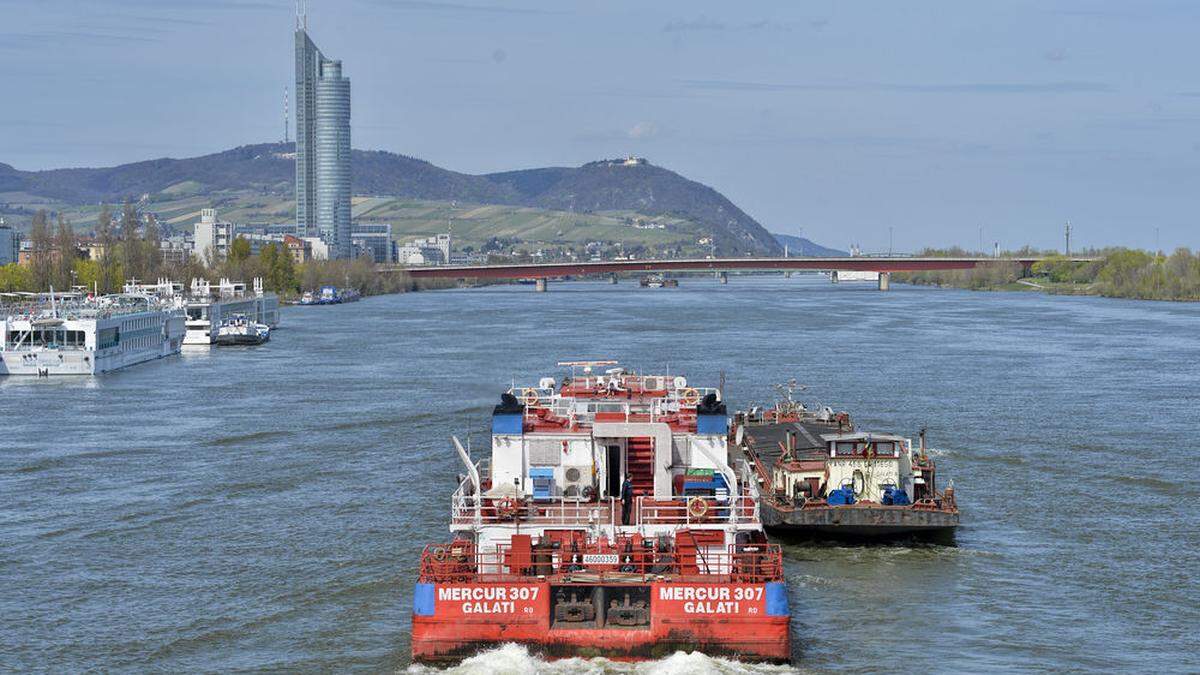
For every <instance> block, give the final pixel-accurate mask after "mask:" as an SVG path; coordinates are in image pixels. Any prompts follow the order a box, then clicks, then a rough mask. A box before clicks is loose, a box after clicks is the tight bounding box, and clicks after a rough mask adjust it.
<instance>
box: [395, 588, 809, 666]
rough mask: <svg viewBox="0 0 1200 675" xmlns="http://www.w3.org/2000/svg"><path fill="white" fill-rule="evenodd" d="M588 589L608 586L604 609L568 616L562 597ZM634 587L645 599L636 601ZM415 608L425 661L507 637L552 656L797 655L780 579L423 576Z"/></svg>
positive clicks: (780, 658)
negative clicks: (439, 579)
mask: <svg viewBox="0 0 1200 675" xmlns="http://www.w3.org/2000/svg"><path fill="white" fill-rule="evenodd" d="M580 593H584V594H596V593H601V594H603V595H600V596H599V597H600V598H601V601H600V602H599V603H596V605H595V606H596V607H598V608H600V609H599V610H598V611H595V610H593V611H592V612H591V613H590V614H589V615H587V616H584V615H581V614H579V613H576V614H575V616H574V617H569V615H570V614H571V612H563V611H562V610H561V609H560V608H558V607H556V606H555V605H556V604H558V602H561V601H562V600H563V598H564V597H571V599H576V598H577V597H578V594H580ZM568 594H571V595H568ZM631 595H632V596H634V597H636V598H638V599H639V600H636V601H634V602H632V603H631V602H630V596H631ZM556 599H557V601H556ZM646 600H648V602H646ZM563 604H564V605H565V604H572V603H563ZM573 604H574V605H578V604H579V603H573ZM413 610H414V611H413V641H412V653H413V659H414V660H416V661H421V662H435V663H436V662H455V661H459V660H461V659H463V658H465V657H468V656H470V655H472V654H474V653H477V652H479V651H481V650H484V649H488V648H492V647H495V646H497V645H500V644H503V643H508V642H512V643H517V644H522V645H527V646H529V647H530V648H531V649H533V650H535V651H537V652H539V653H541V654H543V655H545V656H548V657H579V656H581V657H594V656H603V657H606V658H611V659H618V660H640V659H655V658H661V657H663V656H667V655H670V654H672V653H674V652H676V651H702V652H704V653H706V654H709V655H720V656H728V657H732V658H736V659H739V660H743V661H760V662H772V663H787V662H788V661H789V660H790V657H791V648H790V638H789V633H788V631H789V620H790V613H789V611H788V603H787V590H786V585H785V584H784V583H783V582H779V581H775V582H766V583H744V584H728V583H712V582H709V583H705V582H703V581H697V582H695V583H691V582H676V581H668V582H650V583H648V584H633V585H624V584H613V583H612V582H604V584H603V585H602V586H601V585H598V584H597V585H586V584H570V585H560V584H554V583H552V582H550V581H534V582H532V583H471V582H467V583H419V584H417V587H416V593H415V594H414V608H413ZM566 617H569V620H566V621H564V620H563V619H564V618H566ZM581 619H587V620H581Z"/></svg>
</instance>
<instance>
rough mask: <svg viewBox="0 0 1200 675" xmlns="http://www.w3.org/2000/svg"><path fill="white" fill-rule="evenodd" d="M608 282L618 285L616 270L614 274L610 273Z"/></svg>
mask: <svg viewBox="0 0 1200 675" xmlns="http://www.w3.org/2000/svg"><path fill="white" fill-rule="evenodd" d="M608 283H610V284H612V285H613V286H616V285H617V274H616V272H613V273H612V274H610V275H608Z"/></svg>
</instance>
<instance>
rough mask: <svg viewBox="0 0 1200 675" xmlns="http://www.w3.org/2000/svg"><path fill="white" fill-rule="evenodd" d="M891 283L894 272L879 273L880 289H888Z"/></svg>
mask: <svg viewBox="0 0 1200 675" xmlns="http://www.w3.org/2000/svg"><path fill="white" fill-rule="evenodd" d="M891 285H892V273H891V272H880V273H879V290H881V291H886V290H887V289H888V288H889V287H890V286H891Z"/></svg>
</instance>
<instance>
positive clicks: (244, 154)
mask: <svg viewBox="0 0 1200 675" xmlns="http://www.w3.org/2000/svg"><path fill="white" fill-rule="evenodd" d="M352 166H353V178H352V180H353V185H354V192H355V194H359V195H373V196H374V195H379V196H383V195H390V196H397V197H405V198H415V199H431V200H444V201H449V200H457V201H460V202H464V203H473V204H507V205H517V206H531V207H538V208H546V209H555V210H561V211H574V212H581V213H590V212H598V211H634V212H638V213H642V214H645V215H647V216H674V217H679V218H683V219H686V220H690V221H692V222H694V223H697V224H699V225H701V226H702V227H703V228H704V229H705V230H706V231H708V232H709V233H710V234H711V235H712V236H713V237H714V239H715V240H716V244H717V247H718V249H719V250H720V251H721V252H722V253H723V254H730V255H740V254H744V253H753V254H779V253H781V252H782V250H783V247H782V246H780V245H779V243H778V242H777V241H776V240H775V238H774V237H773V236H771V234H770V233H768V232H767V231H766V229H764V228H763V226H762V225H760V224H759V223H758V222H757V221H755V220H754V219H753V218H751V217H750V216H749V215H747V214H746V213H745V212H744V211H742V210H741V209H740V208H738V207H737V206H736V205H734V204H733V202H731V201H729V200H728V199H727V198H726V197H725V196H723V195H722V194H721V193H719V192H717V191H716V190H714V189H713V188H711V187H708V186H706V185H702V184H700V183H697V182H695V181H692V180H688V179H687V178H684V177H683V176H681V175H679V174H677V173H675V172H673V171H670V170H668V169H665V168H662V167H659V166H655V165H653V164H650V163H648V162H645V161H644V160H643V161H637V162H627V161H624V160H604V161H598V162H591V163H589V164H585V165H583V166H581V167H570V168H569V167H554V168H544V169H528V170H521V171H510V172H504V173H496V174H488V175H472V174H466V173H459V172H457V171H451V170H448V169H443V168H441V167H438V166H435V165H433V164H431V163H429V162H426V161H424V160H420V159H416V158H413V157H408V156H405V155H398V154H395V153H390V152H380V151H363V150H355V151H354V161H353V165H352ZM294 181H295V155H294V146H293V145H292V144H283V143H264V144H258V145H247V146H242V147H239V148H234V149H232V150H226V151H224V152H219V153H215V154H211V155H204V156H201V157H192V158H187V159H154V160H148V161H144V162H135V163H132V164H123V165H121V166H115V167H109V168H86V169H53V170H48V171H19V170H16V169H14V168H12V167H10V166H8V165H4V164H0V193H22V194H26V195H33V196H37V197H42V198H47V199H52V200H55V201H61V202H66V203H68V204H95V203H96V202H99V201H109V202H118V201H121V200H124V199H126V198H134V199H137V198H139V197H141V196H142V195H154V194H158V193H163V192H171V191H187V192H189V193H198V194H205V193H216V192H220V191H223V190H253V191H258V192H262V193H264V194H276V195H280V194H287V193H289V192H290V191H291V190H293V189H294V187H293V186H294Z"/></svg>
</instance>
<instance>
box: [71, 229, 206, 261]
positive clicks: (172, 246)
mask: <svg viewBox="0 0 1200 675" xmlns="http://www.w3.org/2000/svg"><path fill="white" fill-rule="evenodd" d="M158 248H159V250H160V251H161V252H162V259H163V262H164V263H167V264H168V265H182V264H183V263H186V262H187V261H188V260H189V259H190V258H191V257H192V251H193V250H195V242H193V241H192V236H191V235H188V234H186V233H185V234H174V235H171V236H169V237H166V238H165V239H162V240H160V241H159V243H158ZM92 255H93V253H92V250H91V248H90V247H89V248H88V256H89V257H91V256H92ZM97 259H98V258H97Z"/></svg>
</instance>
